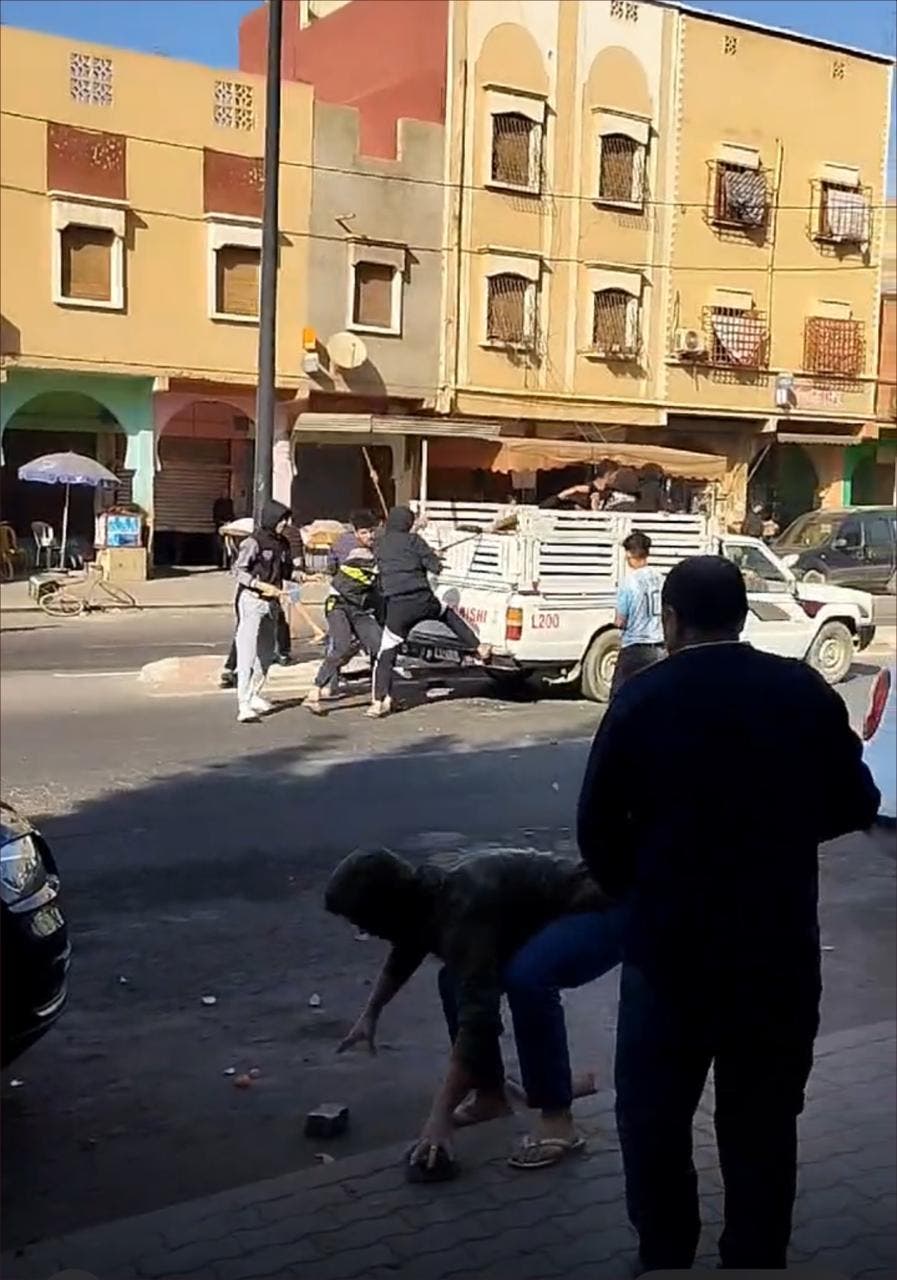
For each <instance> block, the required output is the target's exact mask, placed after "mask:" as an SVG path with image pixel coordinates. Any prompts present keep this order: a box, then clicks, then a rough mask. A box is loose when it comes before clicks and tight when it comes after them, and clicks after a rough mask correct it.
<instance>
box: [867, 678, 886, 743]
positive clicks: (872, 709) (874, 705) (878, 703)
mask: <svg viewBox="0 0 897 1280" xmlns="http://www.w3.org/2000/svg"><path fill="white" fill-rule="evenodd" d="M890 692H891V673H890V671H889V670H888V669H887V667H883V668H882V669H881V671H879V673H878V675H877V676H876V677H875V683H874V684H873V686H872V693H871V694H870V696H869V706H868V708H867V710H866V719H865V720H864V721H863V741H864V742H868V741H869V739H870V738H871V737H872V735H873V734H874V733H875V730H876V729H877V728H878V726H879V725H880V724H881V718H882V716H883V715H884V713H885V707H886V706H887V704H888V694H889V693H890Z"/></svg>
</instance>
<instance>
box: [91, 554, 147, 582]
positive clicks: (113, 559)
mask: <svg viewBox="0 0 897 1280" xmlns="http://www.w3.org/2000/svg"><path fill="white" fill-rule="evenodd" d="M97 565H98V566H99V569H100V572H101V573H102V575H103V577H104V578H106V579H108V581H109V582H146V547H104V548H103V549H102V550H101V551H98V552H97Z"/></svg>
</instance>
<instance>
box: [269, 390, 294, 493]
mask: <svg viewBox="0 0 897 1280" xmlns="http://www.w3.org/2000/svg"><path fill="white" fill-rule="evenodd" d="M292 483H293V458H292V449H291V448H290V421H289V419H288V417H287V408H286V405H277V407H276V408H275V410H274V461H273V470H272V475H271V496H272V498H274V500H275V502H283V503H284V504H285V505H286V506H289V505H290V489H291V487H292Z"/></svg>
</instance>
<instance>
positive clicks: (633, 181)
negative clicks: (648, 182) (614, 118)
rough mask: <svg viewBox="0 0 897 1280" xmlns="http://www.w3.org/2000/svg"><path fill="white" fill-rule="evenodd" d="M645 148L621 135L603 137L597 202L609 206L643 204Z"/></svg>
mask: <svg viewBox="0 0 897 1280" xmlns="http://www.w3.org/2000/svg"><path fill="white" fill-rule="evenodd" d="M644 175H645V148H644V147H643V146H642V145H641V143H639V142H636V140H635V139H634V138H629V137H626V136H625V135H624V134H622V133H608V134H604V136H603V137H602V138H601V141H600V156H599V173H598V199H599V200H606V201H607V202H608V204H637V205H641V204H642V203H643V201H644V196H645V192H644Z"/></svg>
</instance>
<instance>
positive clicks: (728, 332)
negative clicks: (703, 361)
mask: <svg viewBox="0 0 897 1280" xmlns="http://www.w3.org/2000/svg"><path fill="white" fill-rule="evenodd" d="M706 327H707V349H708V351H709V352H710V362H711V364H727V365H735V366H737V367H739V368H742V369H765V368H766V365H767V359H768V349H769V329H768V327H767V322H766V316H765V315H764V314H763V312H761V311H741V310H739V309H737V308H735V307H711V308H710V310H709V312H708V314H707V318H706Z"/></svg>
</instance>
